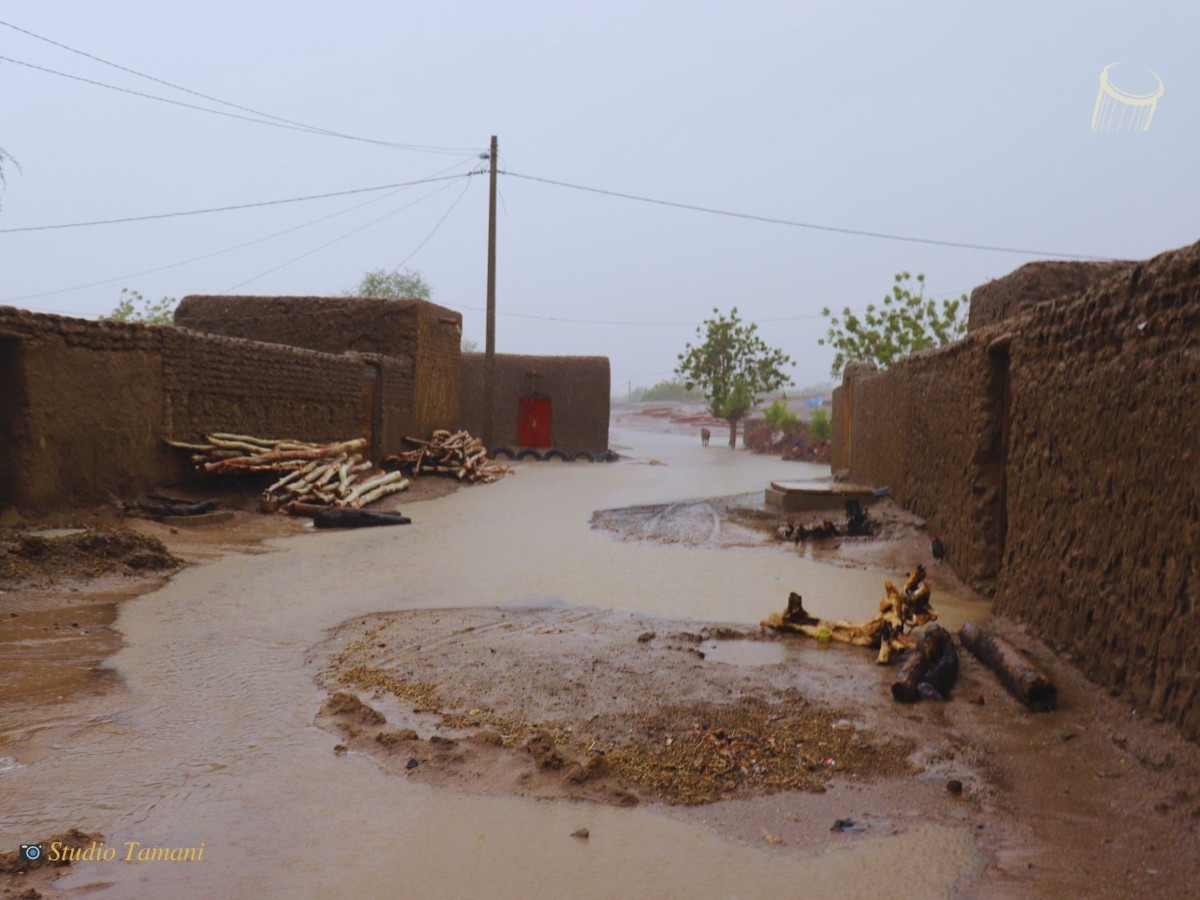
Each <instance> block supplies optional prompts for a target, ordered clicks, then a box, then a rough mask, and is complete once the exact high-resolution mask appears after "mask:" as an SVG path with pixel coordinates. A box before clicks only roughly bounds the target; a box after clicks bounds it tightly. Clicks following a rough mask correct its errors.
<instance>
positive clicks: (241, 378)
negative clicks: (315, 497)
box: [0, 308, 413, 510]
mask: <svg viewBox="0 0 1200 900" xmlns="http://www.w3.org/2000/svg"><path fill="white" fill-rule="evenodd" d="M368 361H369V360H368V358H365V357H363V356H361V355H359V354H339V355H336V356H335V355H332V354H328V353H318V352H316V351H312V350H304V349H299V348H294V347H285V346H281V345H277V344H266V343H260V342H255V341H247V340H238V339H234V338H225V337H219V336H214V335H204V334H200V333H197V332H194V331H188V330H185V329H180V328H172V327H156V326H145V325H132V324H121V323H110V322H93V321H88V320H84V319H71V318H63V317H59V316H47V315H37V314H34V313H28V312H24V311H20V310H16V309H11V308H0V380H2V382H0V383H2V386H3V387H4V396H3V398H2V399H0V428H2V432H0V450H2V451H3V462H2V464H0V506H3V505H13V506H16V507H18V508H21V509H29V510H40V509H48V508H53V507H63V506H70V505H77V504H88V503H95V502H104V501H107V500H108V499H110V496H117V497H120V498H128V497H130V496H132V495H134V494H136V493H138V492H139V491H145V490H147V489H149V488H152V487H154V486H155V485H158V484H164V483H169V482H173V481H177V480H179V479H183V478H186V477H188V475H189V466H188V463H187V458H186V454H184V453H181V452H180V451H178V450H173V449H171V448H169V447H167V446H166V445H165V444H164V443H163V438H166V437H170V438H178V439H182V440H188V441H194V440H197V439H199V438H200V437H201V436H203V435H204V434H205V433H207V432H211V431H235V432H245V433H248V434H254V435H258V436H260V437H275V438H288V437H292V438H299V439H301V440H312V441H324V440H338V439H346V438H351V437H359V436H363V435H366V434H369V433H371V432H372V431H373V432H375V435H380V436H382V437H384V438H386V437H388V436H389V435H391V434H393V433H394V432H398V431H401V430H402V429H404V427H405V424H406V423H407V422H409V421H410V420H411V419H410V418H404V417H406V416H407V417H411V410H412V407H413V404H412V400H411V394H412V370H411V363H410V362H408V361H406V360H394V359H390V358H374V359H373V361H374V363H375V365H374V366H369V365H368ZM368 371H373V372H374V373H375V376H376V377H375V378H374V379H372V378H369V377H368ZM372 383H374V384H375V385H377V386H378V387H374V388H373V387H372ZM373 436H374V435H373ZM397 447H398V441H397Z"/></svg>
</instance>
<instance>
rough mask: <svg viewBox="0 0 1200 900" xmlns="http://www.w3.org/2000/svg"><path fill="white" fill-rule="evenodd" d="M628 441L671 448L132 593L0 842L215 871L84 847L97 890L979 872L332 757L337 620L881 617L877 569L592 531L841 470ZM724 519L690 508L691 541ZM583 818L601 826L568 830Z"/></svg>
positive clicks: (295, 541) (932, 856)
mask: <svg viewBox="0 0 1200 900" xmlns="http://www.w3.org/2000/svg"><path fill="white" fill-rule="evenodd" d="M618 439H619V440H620V441H621V442H622V443H626V444H629V445H631V446H633V447H634V448H635V449H636V452H637V454H638V455H639V456H640V457H644V458H655V459H663V460H668V461H669V462H670V465H666V466H636V465H628V464H622V463H617V464H612V465H605V466H598V465H597V466H535V465H525V466H519V468H520V472H519V474H518V475H515V476H512V477H510V478H507V479H504V480H502V481H500V482H498V483H496V484H493V485H488V486H482V487H476V488H469V489H465V490H461V491H459V492H457V493H455V494H453V495H452V496H448V497H444V498H442V499H440V500H439V501H438V502H437V503H435V504H420V505H417V506H412V507H411V511H410V510H406V514H411V515H412V518H413V525H412V526H411V527H408V528H403V529H366V530H363V531H358V532H343V533H337V534H323V533H311V534H302V535H297V536H295V537H292V538H289V539H287V540H284V541H274V542H272V546H274V547H275V548H276V549H277V550H278V551H279V552H275V553H268V554H262V555H245V554H239V555H233V556H226V557H224V558H221V559H219V560H216V561H214V562H212V563H209V564H206V565H204V566H199V567H195V568H192V569H188V570H185V571H183V572H181V573H179V574H178V575H177V576H176V577H175V578H174V579H173V580H172V581H171V582H170V583H169V584H167V585H166V586H165V587H164V588H162V589H161V590H158V591H156V592H154V593H152V594H149V595H146V596H144V597H140V598H137V599H134V600H130V601H127V602H125V603H122V604H121V606H120V609H119V618H118V620H117V623H116V627H117V628H118V629H119V630H120V631H121V632H122V633H123V634H124V636H125V646H124V647H123V648H122V649H121V650H120V651H119V652H118V653H117V654H116V655H115V656H113V657H111V659H110V660H109V662H108V663H107V664H106V667H108V668H111V669H112V670H113V671H115V672H117V673H119V675H120V677H121V678H122V679H123V680H124V682H125V685H126V690H122V691H114V692H112V693H111V695H109V696H106V697H104V698H102V699H101V700H100V701H95V702H93V712H94V711H95V710H94V706H95V704H96V702H98V703H100V704H101V705H103V704H107V706H106V707H105V709H104V710H103V712H105V713H107V714H108V718H107V719H95V718H93V719H84V718H80V719H77V720H75V721H76V722H78V723H79V724H78V725H77V726H76V725H75V724H73V723H72V722H71V721H67V722H65V723H64V724H63V727H62V728H59V729H58V730H57V731H56V732H55V737H54V738H53V740H54V741H55V742H56V746H57V748H58V749H57V750H56V751H55V752H53V753H50V754H48V755H46V756H44V757H43V758H40V759H38V760H37V762H36V763H35V764H30V765H26V766H24V767H20V768H15V769H10V770H8V771H5V772H4V776H3V777H4V791H5V796H6V798H7V799H6V803H5V807H6V809H5V816H4V817H3V821H0V842H2V841H5V840H7V841H8V843H10V844H14V845H15V844H17V843H20V842H21V841H22V840H26V839H28V838H29V837H30V836H31V835H41V834H50V833H53V832H54V831H56V830H59V831H60V830H62V828H63V827H66V826H81V827H85V828H86V829H87V830H91V831H101V832H103V833H104V834H105V836H106V840H107V841H108V842H109V843H110V845H111V844H115V845H117V846H120V843H119V842H121V841H126V840H130V841H140V842H142V843H144V844H147V845H151V844H156V843H157V844H162V845H171V846H191V845H195V844H198V843H200V842H201V841H204V842H206V848H207V849H206V851H205V856H204V859H205V865H204V866H158V867H147V866H130V865H121V864H118V863H114V864H91V865H88V866H83V865H80V866H76V867H72V870H71V872H70V874H69V875H68V876H67V878H66V879H64V880H63V881H62V882H60V885H61V886H63V887H66V888H83V887H84V886H86V885H97V884H99V883H101V882H103V883H105V886H104V887H97V888H95V890H96V893H97V895H98V896H121V897H127V896H137V895H140V896H148V895H157V896H166V895H180V894H181V893H188V894H191V895H198V894H205V895H221V896H251V895H254V894H264V895H292V896H301V895H303V896H335V895H336V896H385V895H396V894H405V895H409V896H478V895H480V894H484V893H486V894H488V895H489V896H494V897H526V896H554V895H560V896H561V895H564V894H569V895H570V896H579V897H590V896H604V897H610V896H615V895H620V894H628V895H630V896H663V897H666V896H693V895H695V892H696V890H697V886H702V890H701V893H702V894H703V895H706V896H740V897H771V896H788V895H794V894H795V891H796V886H797V885H798V884H803V885H806V887H807V888H811V890H812V892H813V893H814V894H822V893H824V894H826V895H835V894H836V895H846V894H859V895H862V894H863V893H864V892H865V893H879V892H883V891H894V888H895V860H897V859H919V860H922V861H923V862H922V880H921V887H922V889H923V890H927V892H928V894H929V895H934V896H946V895H947V894H949V893H950V892H951V890H952V887H953V885H954V884H955V882H956V880H957V879H958V878H959V877H960V876H961V875H962V873H963V871H964V870H965V869H969V868H970V867H971V866H974V865H975V864H976V863H975V861H974V859H975V857H974V850H973V844H972V841H971V839H970V837H969V836H967V835H965V834H964V833H963V832H962V831H960V830H951V829H946V828H928V829H914V830H911V831H908V832H906V833H904V834H901V835H896V836H890V835H889V836H880V837H879V838H871V837H870V836H855V837H856V838H858V837H862V838H864V840H863V841H862V842H861V843H859V844H858V845H857V846H855V847H853V848H846V849H844V850H837V851H833V852H830V853H828V854H825V855H824V856H822V857H820V858H818V859H812V858H803V857H797V856H792V855H788V854H786V853H779V852H775V851H773V850H768V849H763V848H760V847H756V846H749V845H745V844H741V843H737V842H733V841H729V840H726V839H724V838H722V837H720V836H719V835H717V834H715V833H714V832H712V831H711V830H709V829H707V828H706V827H704V826H702V825H699V824H691V823H683V822H679V821H675V820H672V819H670V818H668V817H665V816H663V815H658V814H655V813H654V812H653V811H649V810H642V809H636V810H618V809H611V808H606V807H600V806H594V805H586V804H572V803H543V804H539V803H534V802H529V801H520V800H516V799H513V798H501V797H456V796H451V795H449V794H448V793H447V792H444V791H438V790H434V789H428V788H425V787H423V786H421V785H417V784H413V783H410V782H408V781H407V780H406V779H405V778H404V777H402V776H400V777H393V776H389V775H386V774H385V773H383V772H381V771H380V769H379V768H378V767H377V766H376V765H375V763H373V762H372V761H371V760H369V759H366V758H364V757H362V756H358V755H354V754H349V755H346V756H344V757H343V756H338V755H335V753H334V752H333V746H334V743H335V740H334V738H332V737H331V736H330V735H328V734H326V733H325V732H322V731H320V730H319V729H317V728H315V727H313V718H314V716H315V714H316V712H317V709H318V708H319V706H320V704H321V702H322V699H323V697H322V694H321V692H320V691H319V690H318V689H317V687H316V685H315V684H314V683H313V682H312V680H311V677H310V674H309V672H308V671H307V670H306V668H305V666H304V659H305V655H306V654H307V653H308V652H309V651H310V648H311V647H313V646H314V645H315V644H317V643H318V642H320V641H321V640H322V639H323V638H324V636H325V635H326V633H327V632H328V630H329V629H331V628H333V627H334V626H336V625H338V624H339V623H341V622H343V621H345V620H347V619H350V618H352V617H355V616H363V615H366V614H368V613H370V612H374V611H377V610H384V609H416V608H421V609H435V610H436V609H448V608H451V607H460V606H464V605H478V606H495V605H505V604H508V603H511V602H514V601H518V600H520V599H522V598H529V597H562V598H564V599H565V600H566V601H567V602H568V603H569V604H573V605H581V606H582V605H587V606H596V607H601V608H607V609H618V610H630V611H637V612H644V613H649V614H661V615H667V616H674V617H679V618H688V619H694V620H703V621H712V622H729V623H733V624H744V625H751V626H753V625H756V624H757V623H758V621H759V620H760V619H761V618H762V617H763V616H764V615H765V614H767V613H768V612H771V611H774V610H778V609H781V608H782V607H783V606H784V604H785V603H786V599H787V593H788V591H789V590H799V591H800V592H802V593H803V594H804V597H805V604H806V606H807V607H808V608H809V609H810V610H811V611H812V612H814V613H815V614H819V615H825V616H831V617H839V618H840V617H846V618H853V619H861V618H869V617H870V616H871V615H873V614H874V611H875V608H876V604H877V601H878V598H879V596H881V591H882V584H883V579H884V577H885V574H884V573H880V572H876V571H871V570H848V569H831V568H830V567H828V566H822V565H820V564H818V563H815V562H812V561H811V560H805V559H800V558H797V557H795V556H789V555H786V554H779V555H767V554H761V553H753V552H743V551H739V550H722V549H720V548H717V547H708V546H692V547H682V546H667V547H663V546H651V545H644V544H633V543H622V542H619V541H614V540H612V539H611V538H610V537H609V536H608V535H605V534H603V533H599V532H595V531H592V530H591V528H590V524H589V523H590V519H591V515H592V512H593V511H594V510H596V509H602V508H605V507H613V506H620V505H630V504H634V503H642V504H645V503H668V504H669V503H674V502H677V501H678V500H679V499H680V498H686V497H695V496H704V495H709V496H712V495H720V494H736V493H746V492H751V491H755V490H761V487H762V485H763V484H764V483H769V482H770V481H771V480H773V479H778V478H780V477H788V476H789V475H790V476H793V477H794V476H796V475H797V474H799V475H802V476H808V477H818V476H819V475H821V474H822V473H823V472H827V471H828V470H827V469H824V470H822V469H821V468H820V467H817V466H805V465H804V464H799V463H782V462H781V461H779V460H777V459H772V458H770V457H756V456H753V455H750V454H745V453H736V454H735V453H729V452H720V451H718V450H715V449H703V448H701V447H700V446H699V442H698V441H695V439H694V438H693V437H690V436H686V437H685V436H675V435H644V434H640V433H637V434H634V433H629V434H622V435H620V436H619V437H618ZM722 449H723V448H722ZM401 506H404V504H403V501H401ZM690 515H691V513H689V516H690ZM689 521H691V520H690V519H689ZM711 521H712V517H711V516H708V515H707V513H704V511H702V510H697V511H695V517H694V528H695V530H696V532H697V533H698V534H703V533H704V531H705V529H706V528H707V529H708V530H709V531H710V532H711V528H712V525H711ZM895 574H896V573H888V574H887V575H886V577H895ZM72 621H75V620H72ZM731 643H737V642H731ZM767 647H775V648H777V649H774V650H767V649H765V648H767ZM779 647H780V645H779V644H773V643H769V642H764V645H763V647H762V648H742V649H741V650H734V649H729V651H728V652H729V653H731V654H736V653H742V652H744V653H747V654H750V655H751V656H753V655H754V654H757V653H776V652H780V651H779V649H778V648H779ZM72 652H75V651H72ZM81 652H83V651H81ZM87 652H90V651H87ZM721 652H724V650H723V649H722V650H721ZM783 652H784V653H785V654H786V653H787V652H788V651H787V650H784V651H783ZM816 655H817V656H819V657H826V656H829V655H830V654H826V653H818V654H816ZM735 664H743V665H746V664H754V663H735ZM759 664H760V665H764V664H767V663H759ZM47 689H50V688H49V686H47ZM101 721H109V722H113V721H119V722H120V723H121V725H122V727H121V728H104V729H102V728H101V727H99V723H100V722H101ZM126 729H127V730H126ZM60 732H65V733H60ZM22 739H24V738H22ZM11 740H14V737H13V735H12V732H11V731H9V730H8V728H7V720H6V724H5V727H4V729H0V751H2V752H4V753H5V754H6V755H12V756H14V758H17V759H21V758H22V757H21V754H20V753H18V752H17V751H16V749H14V748H10V747H8V746H5V741H11ZM581 826H586V827H588V828H589V829H590V832H591V839H590V840H588V841H580V840H578V839H576V838H571V837H570V834H571V832H573V831H575V830H576V829H578V828H580V827H581ZM935 861H936V862H935ZM210 862H211V864H210Z"/></svg>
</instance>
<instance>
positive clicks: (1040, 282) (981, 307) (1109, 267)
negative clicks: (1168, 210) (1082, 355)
mask: <svg viewBox="0 0 1200 900" xmlns="http://www.w3.org/2000/svg"><path fill="white" fill-rule="evenodd" d="M1134 265H1136V264H1135V263H1132V262H1107V263H1093V262H1076V261H1072V260H1046V261H1041V262H1031V263H1026V264H1025V265H1023V266H1021V268H1019V269H1017V270H1016V271H1013V272H1010V273H1009V274H1007V275H1005V276H1004V277H1003V278H996V279H993V280H992V281H989V282H988V283H987V284H981V285H980V286H979V287H977V288H975V290H973V291H971V308H970V315H969V317H968V320H967V330H968V331H975V330H976V329H977V328H983V327H984V326H986V325H994V324H995V323H997V322H1001V321H1003V320H1004V319H1007V318H1009V317H1010V316H1014V315H1016V314H1017V313H1020V312H1024V311H1026V310H1028V309H1030V308H1031V307H1032V306H1034V305H1035V304H1037V303H1042V302H1044V301H1046V300H1053V299H1054V298H1056V297H1065V296H1067V295H1068V294H1074V293H1077V292H1079V291H1082V290H1086V289H1087V288H1089V287H1091V286H1092V285H1094V284H1096V283H1097V282H1100V281H1103V280H1104V279H1105V278H1109V277H1111V276H1113V275H1116V274H1117V273H1119V272H1122V271H1127V270H1129V269H1130V268H1132V267H1133V266H1134Z"/></svg>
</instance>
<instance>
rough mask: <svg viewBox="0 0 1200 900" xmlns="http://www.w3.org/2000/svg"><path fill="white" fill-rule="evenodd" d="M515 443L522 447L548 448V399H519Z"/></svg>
mask: <svg viewBox="0 0 1200 900" xmlns="http://www.w3.org/2000/svg"><path fill="white" fill-rule="evenodd" d="M517 443H518V444H520V445H521V446H522V447H549V446H550V400H549V399H548V398H546V397H522V398H521V418H520V419H518V420H517Z"/></svg>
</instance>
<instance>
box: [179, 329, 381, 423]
mask: <svg viewBox="0 0 1200 900" xmlns="http://www.w3.org/2000/svg"><path fill="white" fill-rule="evenodd" d="M161 332H162V373H163V381H164V390H165V400H166V402H165V406H164V413H163V426H164V428H165V431H166V435H167V436H168V437H171V438H174V439H177V440H185V441H194V440H197V439H198V438H200V437H201V436H203V435H205V434H207V433H209V432H212V431H232V432H236V433H238V434H254V435H259V436H262V437H265V438H281V439H282V438H289V437H294V438H298V439H299V440H308V441H334V440H346V439H347V438H350V437H359V436H360V435H361V434H362V433H364V431H365V421H364V411H363V386H362V383H363V372H362V369H363V365H362V361H361V360H360V359H359V358H358V357H345V356H331V355H330V354H328V353H316V352H314V351H312V350H299V349H292V348H285V347H280V346H278V345H276V344H262V343H258V342H255V341H240V340H233V339H230V338H222V337H215V336H212V335H203V334H198V333H196V332H194V331H187V330H185V329H181V328H163V329H161Z"/></svg>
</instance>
